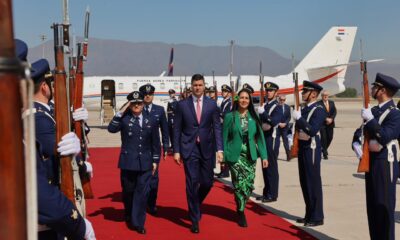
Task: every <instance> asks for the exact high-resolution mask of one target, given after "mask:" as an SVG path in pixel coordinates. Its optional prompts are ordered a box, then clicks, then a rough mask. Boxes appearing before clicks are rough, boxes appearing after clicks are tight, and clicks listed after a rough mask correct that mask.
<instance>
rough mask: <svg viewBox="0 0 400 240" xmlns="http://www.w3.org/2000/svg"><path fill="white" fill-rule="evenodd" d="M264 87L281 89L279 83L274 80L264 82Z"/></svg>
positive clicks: (267, 89)
mask: <svg viewBox="0 0 400 240" xmlns="http://www.w3.org/2000/svg"><path fill="white" fill-rule="evenodd" d="M264 88H265V90H266V91H276V90H279V86H278V84H276V83H273V82H266V83H265V84H264Z"/></svg>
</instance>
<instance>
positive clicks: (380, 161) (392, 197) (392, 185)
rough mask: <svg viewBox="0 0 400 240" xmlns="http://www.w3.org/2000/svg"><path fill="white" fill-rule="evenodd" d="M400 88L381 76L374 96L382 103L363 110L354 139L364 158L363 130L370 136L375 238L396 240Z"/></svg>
mask: <svg viewBox="0 0 400 240" xmlns="http://www.w3.org/2000/svg"><path fill="white" fill-rule="evenodd" d="M399 89H400V84H399V82H398V81H397V80H396V79H394V78H392V77H390V76H387V75H384V74H381V73H377V74H376V78H375V82H374V83H372V89H371V95H372V96H373V98H374V99H376V100H377V101H378V105H377V106H374V107H372V108H363V109H362V110H361V117H362V119H363V120H364V123H363V125H362V127H363V130H361V128H359V129H357V130H356V132H355V136H354V138H353V144H352V146H353V150H354V151H355V152H356V154H357V157H358V158H359V159H360V158H361V157H362V155H363V151H362V141H361V139H360V138H361V131H364V132H366V133H368V136H369V138H370V139H369V142H368V146H369V172H366V173H365V193H366V201H367V216H368V227H369V235H370V237H371V239H373V240H375V239H390V240H393V239H395V207H396V183H397V177H398V174H399V172H398V171H399V169H398V163H397V162H398V157H397V156H398V152H397V151H398V150H397V149H398V148H397V146H396V140H397V139H398V137H399V135H400V111H399V109H397V108H396V105H395V103H394V101H393V96H394V95H395V94H396V92H397V91H398V90H399Z"/></svg>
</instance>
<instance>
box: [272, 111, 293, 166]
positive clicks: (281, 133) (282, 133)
mask: <svg viewBox="0 0 400 240" xmlns="http://www.w3.org/2000/svg"><path fill="white" fill-rule="evenodd" d="M281 108H282V113H283V114H282V120H281V123H286V126H285V127H283V128H281V127H277V129H276V130H277V132H276V143H275V149H274V152H275V155H276V156H277V157H278V156H279V147H280V145H281V137H282V141H283V146H284V148H285V152H286V159H287V161H289V160H290V149H289V140H288V137H287V136H288V132H289V122H290V118H291V115H290V107H289V105H287V104H283V105H281Z"/></svg>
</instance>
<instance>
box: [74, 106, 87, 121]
mask: <svg viewBox="0 0 400 240" xmlns="http://www.w3.org/2000/svg"><path fill="white" fill-rule="evenodd" d="M72 118H73V119H74V121H75V122H76V121H84V122H86V121H87V120H88V118H89V113H88V111H87V109H86V108H84V107H81V108H78V109H76V110H75V111H74V112H73V113H72Z"/></svg>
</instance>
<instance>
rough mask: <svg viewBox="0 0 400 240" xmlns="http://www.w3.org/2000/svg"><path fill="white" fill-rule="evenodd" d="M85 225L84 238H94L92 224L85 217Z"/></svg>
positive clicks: (92, 239) (91, 239)
mask: <svg viewBox="0 0 400 240" xmlns="http://www.w3.org/2000/svg"><path fill="white" fill-rule="evenodd" d="M85 225H86V231H85V239H86V240H96V236H95V235H94V229H93V226H92V224H91V223H90V222H89V220H87V219H86V218H85Z"/></svg>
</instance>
